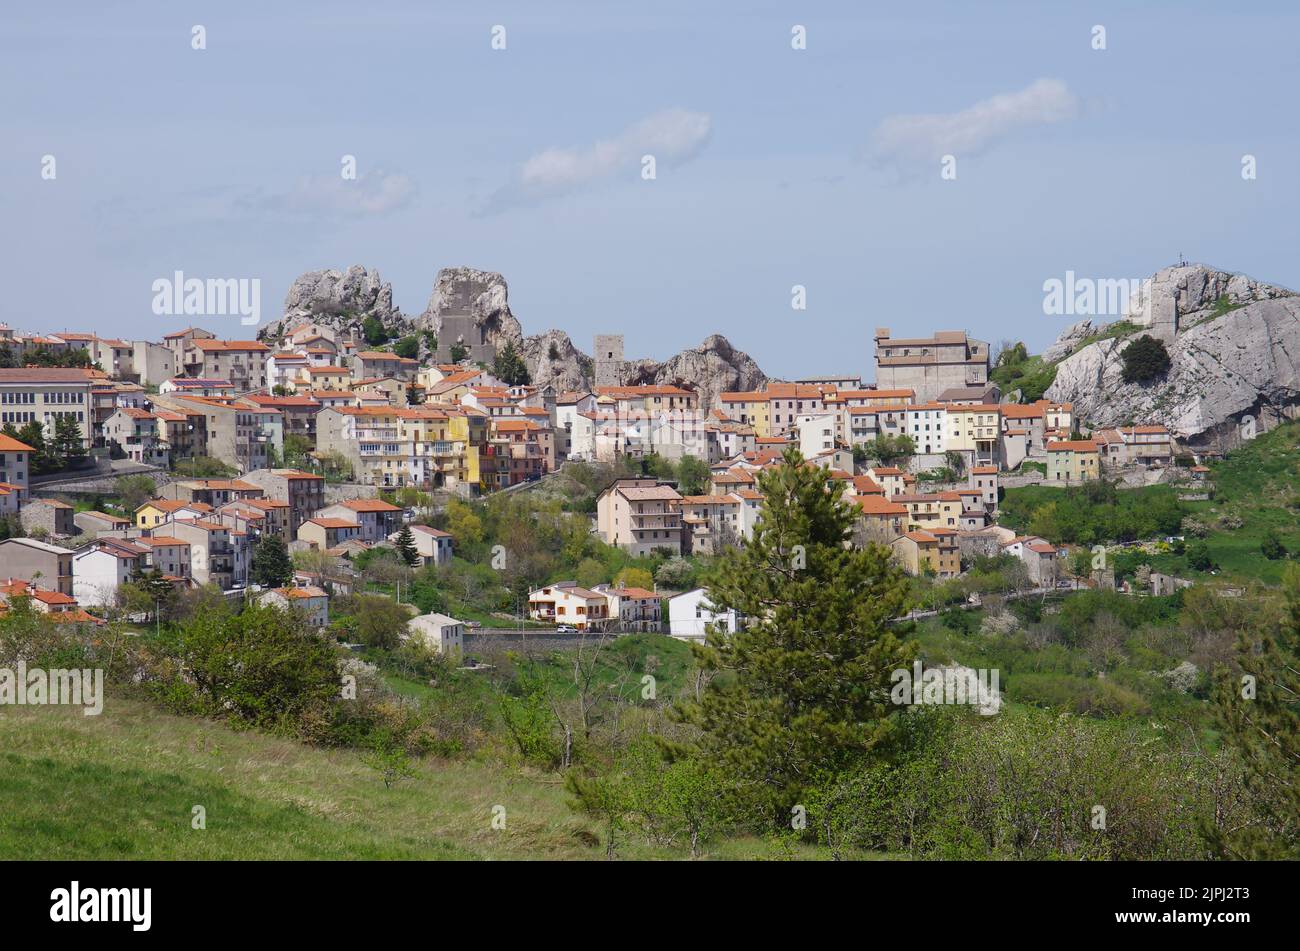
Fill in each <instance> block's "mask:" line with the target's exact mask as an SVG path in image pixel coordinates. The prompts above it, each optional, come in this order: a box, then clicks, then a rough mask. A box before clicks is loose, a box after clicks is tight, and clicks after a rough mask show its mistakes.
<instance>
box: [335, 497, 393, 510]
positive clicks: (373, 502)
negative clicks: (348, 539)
mask: <svg viewBox="0 0 1300 951" xmlns="http://www.w3.org/2000/svg"><path fill="white" fill-rule="evenodd" d="M338 504H339V505H342V506H344V507H346V508H350V509H351V510H352V511H354V512H400V511H402V509H401V508H400V507H399V506H396V505H393V504H392V503H391V502H385V501H384V500H383V499H349V500H348V501H346V502H340V503H338Z"/></svg>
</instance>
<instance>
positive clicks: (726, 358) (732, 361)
mask: <svg viewBox="0 0 1300 951" xmlns="http://www.w3.org/2000/svg"><path fill="white" fill-rule="evenodd" d="M766 381H767V376H766V375H765V374H764V373H763V371H762V370H760V369H759V367H758V364H757V363H755V362H754V358H753V357H751V356H750V355H749V354H747V353H745V352H744V351H742V350H737V349H736V348H735V347H733V346H732V345H731V342H730V341H729V340H727V338H726V337H724V336H722V335H721V334H713V335H712V336H710V337H706V338H705V340H704V342H703V343H701V344H700V345H699V346H698V347H695V348H693V349H691V350H683V351H682V352H681V353H679V354H677V356H675V357H671V358H670V359H668V360H665V361H664V362H663V363H657V362H655V361H653V360H638V361H635V362H634V363H633V364H632V366H630V367H629V368H628V374H627V377H626V383H627V385H629V386H635V385H638V384H652V383H660V384H667V385H673V386H689V387H691V388H693V389H694V390H695V391H696V393H698V394H699V398H700V407H701V408H702V409H704V410H705V411H708V410H710V409H712V408H713V407H714V406H716V405H717V403H718V394H719V393H724V392H728V391H732V390H755V389H758V388H759V387H760V386H762V385H763V383H765V382H766Z"/></svg>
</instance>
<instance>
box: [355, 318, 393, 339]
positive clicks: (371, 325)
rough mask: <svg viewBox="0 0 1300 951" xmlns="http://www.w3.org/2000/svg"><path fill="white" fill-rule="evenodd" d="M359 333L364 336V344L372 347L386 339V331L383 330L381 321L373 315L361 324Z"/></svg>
mask: <svg viewBox="0 0 1300 951" xmlns="http://www.w3.org/2000/svg"><path fill="white" fill-rule="evenodd" d="M361 333H362V334H364V335H365V338H366V343H368V344H370V345H371V346H372V347H375V346H378V345H379V344H381V343H383V342H384V341H385V340H387V339H388V331H386V330H384V324H383V321H381V320H380V319H379V318H378V317H376V316H374V315H373V314H371V315H370V316H369V317H367V318H366V319H365V320H363V321H362V322H361Z"/></svg>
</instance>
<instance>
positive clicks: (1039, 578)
mask: <svg viewBox="0 0 1300 951" xmlns="http://www.w3.org/2000/svg"><path fill="white" fill-rule="evenodd" d="M1002 553H1003V554H1006V555H1011V556H1012V557H1013V558H1019V559H1020V560H1021V561H1022V562H1023V563H1024V565H1025V574H1026V575H1027V576H1028V578H1029V580H1030V581H1032V582H1033V583H1034V584H1035V585H1036V586H1038V587H1040V588H1055V587H1056V582H1057V579H1058V578H1059V577H1060V569H1059V565H1060V558H1059V557H1058V555H1057V552H1056V548H1055V547H1054V546H1053V545H1051V544H1050V543H1049V542H1048V541H1047V539H1045V538H1040V537H1038V536H1037V535H1029V536H1023V535H1022V536H1017V537H1016V538H1013V539H1011V541H1009V542H1006V543H1004V544H1003V545H1002Z"/></svg>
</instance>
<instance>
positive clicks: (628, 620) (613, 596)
mask: <svg viewBox="0 0 1300 951" xmlns="http://www.w3.org/2000/svg"><path fill="white" fill-rule="evenodd" d="M592 590H593V591H596V592H598V593H600V594H603V595H604V596H605V598H606V599H607V600H608V601H609V615H610V617H611V618H614V619H617V625H618V626H617V629H618V630H619V631H651V632H656V631H658V630H659V629H660V628H661V627H662V624H663V619H662V617H661V611H662V608H661V605H662V601H661V599H660V596H659V595H658V594H656V593H655V592H654V591H647V590H646V589H645V588H636V587H628V586H626V585H608V584H598V585H596V587H595V588H593V589H592Z"/></svg>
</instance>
